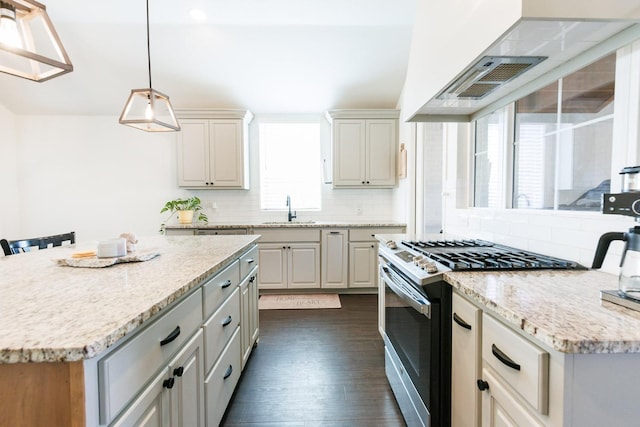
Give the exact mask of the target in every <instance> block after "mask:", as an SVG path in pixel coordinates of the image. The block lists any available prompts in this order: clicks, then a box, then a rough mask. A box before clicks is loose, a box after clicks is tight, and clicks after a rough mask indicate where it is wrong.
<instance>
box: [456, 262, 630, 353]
mask: <svg viewBox="0 0 640 427" xmlns="http://www.w3.org/2000/svg"><path fill="white" fill-rule="evenodd" d="M444 276H445V280H446V281H447V282H448V283H450V284H451V285H452V286H453V288H454V289H456V290H457V291H458V292H459V293H461V294H463V295H465V296H467V297H468V298H469V299H470V300H472V301H474V302H475V303H477V304H478V305H480V306H481V307H483V308H486V309H487V311H489V312H490V313H492V314H494V315H495V316H496V317H498V318H500V319H501V320H502V321H504V322H506V323H508V324H510V325H512V326H513V327H515V328H516V329H520V330H522V331H524V332H525V333H526V334H528V335H530V336H531V337H533V338H534V339H536V340H537V341H539V342H541V343H543V344H545V345H547V346H549V347H551V348H552V349H554V350H557V351H559V352H562V353H640V312H638V311H634V310H631V309H628V308H625V307H622V306H620V305H617V304H614V303H611V302H608V301H601V300H600V291H601V290H606V289H617V286H618V278H617V276H614V275H612V274H607V273H601V272H598V271H592V270H580V271H566V270H536V271H510V272H499V273H496V272H451V273H445V274H444Z"/></svg>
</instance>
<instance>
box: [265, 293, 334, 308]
mask: <svg viewBox="0 0 640 427" xmlns="http://www.w3.org/2000/svg"><path fill="white" fill-rule="evenodd" d="M340 307H341V305H340V297H339V296H338V294H303V295H271V294H270V295H260V300H259V301H258V308H259V309H260V310H290V309H294V310H295V309H307V308H340Z"/></svg>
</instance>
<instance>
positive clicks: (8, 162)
mask: <svg viewBox="0 0 640 427" xmlns="http://www.w3.org/2000/svg"><path fill="white" fill-rule="evenodd" d="M0 129H2V136H0V163H1V164H2V169H1V170H2V178H1V179H0V201H1V202H0V238H3V237H6V236H9V235H10V234H11V232H12V230H19V229H20V228H21V216H20V204H21V202H20V198H19V192H18V179H19V177H20V176H22V175H23V171H22V170H21V169H20V172H18V171H19V168H18V153H17V147H18V145H17V142H18V135H17V133H16V126H15V116H14V115H13V114H11V113H10V112H9V111H8V110H7V109H6V108H4V107H3V106H2V105H0ZM0 253H1V252H0Z"/></svg>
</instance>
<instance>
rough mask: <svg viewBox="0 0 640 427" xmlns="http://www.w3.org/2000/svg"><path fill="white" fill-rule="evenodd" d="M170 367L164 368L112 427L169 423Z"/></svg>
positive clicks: (153, 425)
mask: <svg viewBox="0 0 640 427" xmlns="http://www.w3.org/2000/svg"><path fill="white" fill-rule="evenodd" d="M168 372H169V369H168V368H165V369H163V370H162V371H161V372H160V373H159V374H158V375H157V376H156V377H155V378H154V379H153V381H151V383H150V384H149V385H148V386H147V388H145V389H144V390H143V391H142V393H140V395H139V396H138V398H137V399H135V401H134V402H133V404H132V405H131V406H130V407H129V409H127V410H126V411H125V412H124V413H123V414H122V416H121V417H120V418H119V419H117V420H116V421H115V422H114V423H113V424H111V426H112V427H129V426H131V427H133V426H136V427H138V426H141V427H163V426H166V425H167V424H169V419H170V414H169V411H170V409H169V393H165V389H166V386H167V385H168V383H166V382H165V381H167V380H168Z"/></svg>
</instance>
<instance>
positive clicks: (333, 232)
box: [329, 231, 340, 234]
mask: <svg viewBox="0 0 640 427" xmlns="http://www.w3.org/2000/svg"><path fill="white" fill-rule="evenodd" d="M329 234H340V232H339V231H330V232H329Z"/></svg>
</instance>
